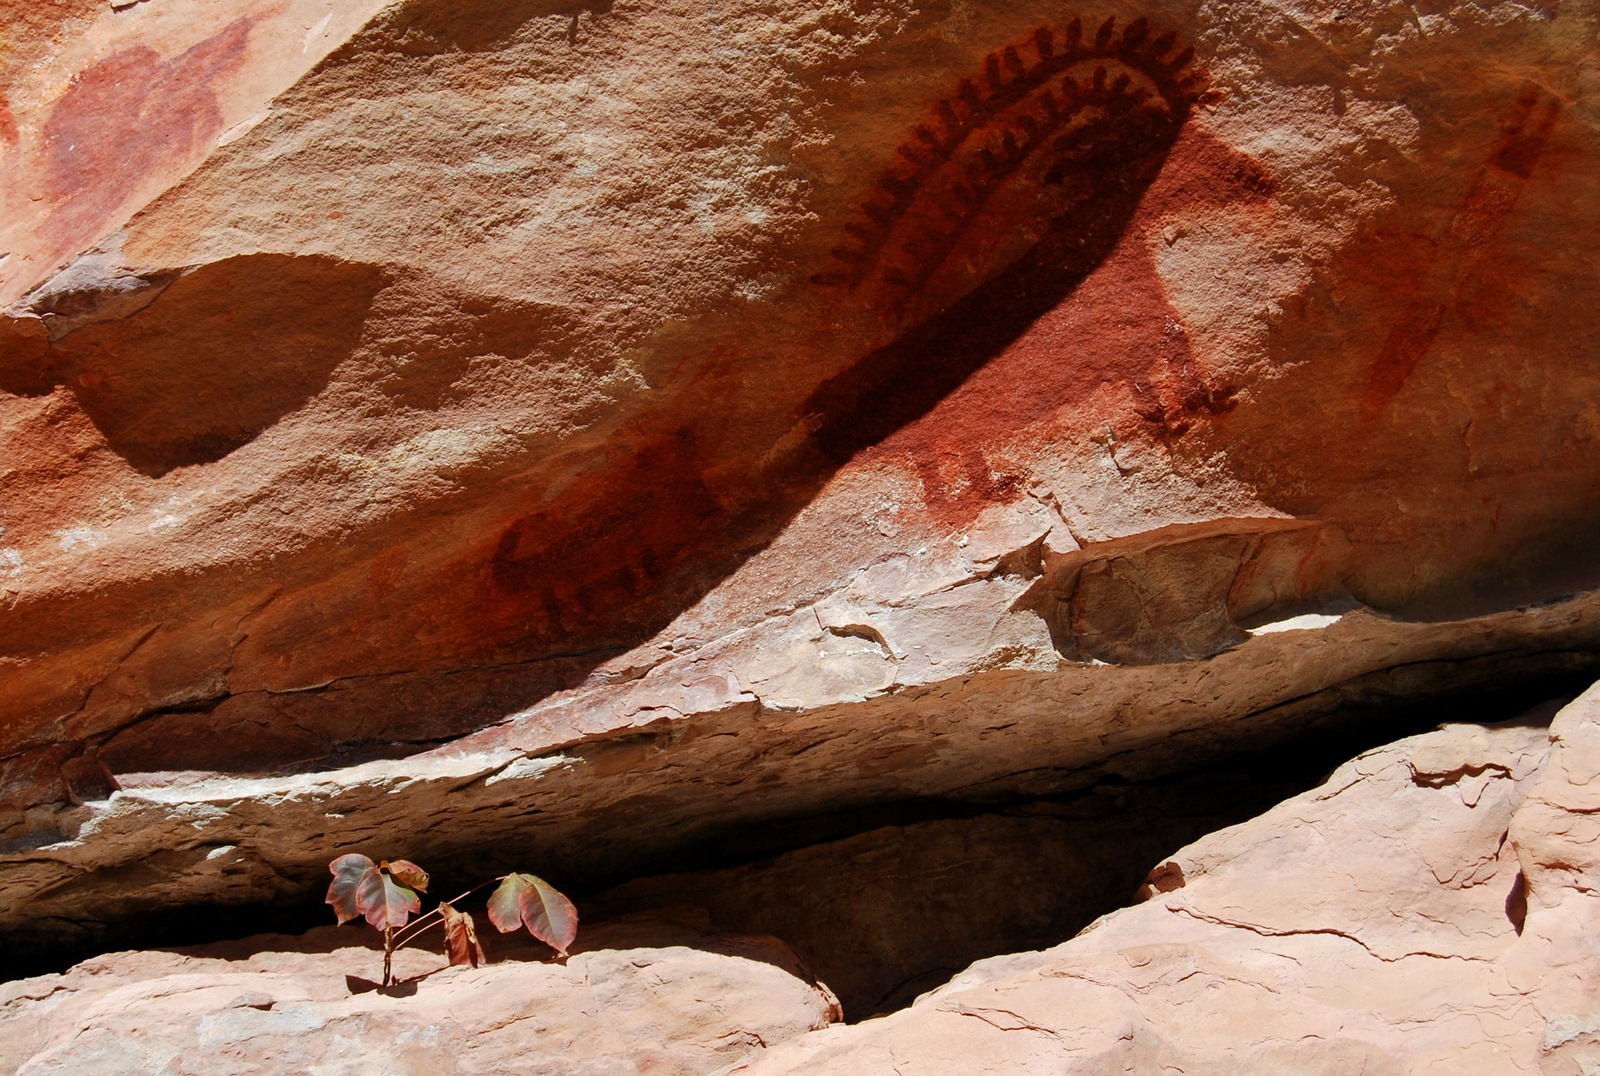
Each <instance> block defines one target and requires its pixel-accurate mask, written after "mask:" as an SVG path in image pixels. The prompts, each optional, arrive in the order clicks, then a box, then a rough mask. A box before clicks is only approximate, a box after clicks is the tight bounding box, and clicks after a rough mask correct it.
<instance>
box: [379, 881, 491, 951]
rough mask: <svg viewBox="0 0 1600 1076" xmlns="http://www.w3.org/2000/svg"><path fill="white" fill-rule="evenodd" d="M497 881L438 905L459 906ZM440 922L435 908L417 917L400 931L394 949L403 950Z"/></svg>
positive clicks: (475, 887)
mask: <svg viewBox="0 0 1600 1076" xmlns="http://www.w3.org/2000/svg"><path fill="white" fill-rule="evenodd" d="M499 880H500V879H499V878H490V879H489V880H488V881H487V882H479V883H478V884H477V885H475V886H473V887H472V888H471V889H469V890H467V891H466V892H465V893H463V894H461V895H460V896H459V897H456V898H454V899H452V900H441V901H440V902H439V903H440V904H450V905H456V904H459V903H461V902H462V901H464V900H466V899H467V898H468V897H470V896H472V894H474V893H476V892H477V891H478V890H480V889H482V888H483V887H484V886H486V885H493V884H494V883H495V882H498V881H499ZM436 915H438V916H439V918H438V919H436V920H434V921H433V922H432V923H428V925H427V926H426V927H424V926H423V925H422V924H423V923H427V922H428V920H429V919H431V918H432V917H433V916H436ZM442 922H444V916H443V915H441V914H440V912H439V909H438V908H435V909H434V910H433V911H431V912H428V913H426V914H425V915H421V916H418V917H417V918H416V919H415V920H413V921H412V923H411V925H410V926H409V927H406V928H405V929H404V930H402V931H401V938H400V941H399V942H398V943H397V944H396V945H395V948H396V949H404V948H405V947H406V946H408V945H410V944H411V943H412V942H413V941H415V940H416V939H417V938H419V937H421V936H422V935H423V934H426V933H427V932H428V931H429V930H431V929H433V928H434V927H436V926H438V925H439V924H440V923H442ZM406 931H410V933H406Z"/></svg>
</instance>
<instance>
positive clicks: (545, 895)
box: [489, 874, 578, 956]
mask: <svg viewBox="0 0 1600 1076" xmlns="http://www.w3.org/2000/svg"><path fill="white" fill-rule="evenodd" d="M489 922H491V923H493V924H494V925H495V929H496V930H498V931H500V933H502V934H508V933H510V932H511V931H513V930H516V929H517V927H519V926H526V927H527V928H528V933H529V934H532V935H533V936H534V937H535V938H538V939H539V940H540V941H542V942H544V943H545V944H546V945H548V946H550V947H551V948H552V949H554V950H555V951H556V952H558V953H560V954H561V955H562V956H566V955H567V947H568V946H570V945H571V944H572V942H573V939H575V938H576V937H577V936H578V909H576V908H574V907H573V906H572V902H571V901H570V900H568V899H567V898H566V897H565V896H563V895H562V894H561V893H560V892H559V891H558V890H557V889H556V888H555V887H554V886H552V885H551V884H550V883H548V882H546V881H545V880H544V879H543V878H540V877H537V876H536V875H532V874H508V875H506V876H505V878H504V879H502V880H501V882H500V885H499V886H498V887H496V889H495V891H494V894H493V895H492V896H491V897H490V898H489Z"/></svg>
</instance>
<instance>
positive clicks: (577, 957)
mask: <svg viewBox="0 0 1600 1076" xmlns="http://www.w3.org/2000/svg"><path fill="white" fill-rule="evenodd" d="M355 934H356V931H355V930H352V929H348V928H347V929H345V930H343V931H339V930H337V929H336V928H333V927H325V928H322V929H320V930H316V931H313V932H311V933H310V934H308V935H305V936H303V937H298V938H290V937H283V936H274V935H267V936H263V937H259V938H252V939H248V940H246V941H244V942H235V943H231V944H228V945H223V946H207V947H201V948H197V949H190V950H181V951H174V952H142V953H113V954H110V955H108V956H105V957H100V958H97V959H96V960H94V961H92V962H90V963H86V964H81V965H79V966H78V967H76V968H73V969H72V970H71V971H70V972H68V973H67V974H65V975H48V976H43V977H41V978H36V979H24V980H20V981H18V982H15V983H9V984H7V985H5V986H3V987H0V1071H4V1072H6V1073H16V1074H17V1076H23V1074H28V1076H33V1074H39V1076H43V1074H45V1073H63V1074H65V1073H75V1074H76V1073H91V1072H92V1073H97V1074H100V1076H123V1074H126V1076H135V1074H140V1076H142V1074H146V1073H152V1072H158V1071H159V1072H170V1073H196V1074H199V1073H208V1074H209V1073H216V1072H221V1071H227V1072H233V1073H241V1074H242V1073H262V1074H268V1073H285V1072H308V1071H322V1070H324V1069H326V1070H328V1071H340V1072H427V1073H439V1074H441V1076H443V1074H446V1073H450V1074H461V1076H466V1074H469V1073H470V1074H482V1076H491V1074H497V1073H506V1074H510V1073H525V1072H534V1073H551V1074H556V1073H560V1074H563V1076H565V1074H568V1073H596V1074H599V1073H608V1074H609V1073H623V1072H629V1073H632V1072H660V1073H671V1074H674V1076H690V1074H699V1073H714V1072H724V1071H726V1070H727V1069H728V1068H729V1067H730V1066H731V1065H735V1064H737V1063H739V1062H740V1061H743V1060H746V1059H748V1058H749V1057H750V1056H751V1055H753V1054H755V1053H758V1052H759V1051H761V1050H762V1049H767V1048H771V1047H773V1046H776V1045H777V1044H778V1043H780V1042H783V1041H784V1040H785V1039H789V1038H793V1037H794V1036H795V1035H798V1034H802V1033H804V1032H806V1031H811V1030H815V1029H818V1028H822V1027H826V1026H827V1023H828V1020H829V1017H830V1012H831V1011H832V1010H831V1008H830V1007H831V1005H832V1004H833V1003H832V1001H831V998H830V996H829V995H828V993H827V991H826V988H825V987H819V986H817V985H815V984H814V983H813V981H812V980H811V979H810V978H809V975H808V973H807V972H806V971H805V969H804V966H803V965H802V964H800V963H799V961H797V960H796V958H795V956H794V954H793V953H792V952H790V951H789V949H788V948H787V947H786V946H785V945H784V944H783V943H782V942H780V941H778V940H777V939H775V938H770V937H766V938H763V937H747V936H740V935H729V934H723V933H720V932H718V931H715V930H710V929H706V928H704V927H702V928H700V929H695V928H693V927H689V926H683V925H673V924H668V923H663V922H659V921H649V920H637V921H631V922H617V923H612V924H608V925H606V926H603V927H600V928H598V929H594V930H587V931H585V936H584V938H583V939H582V941H580V943H579V944H578V945H577V946H576V951H575V952H574V954H573V956H572V957H571V959H570V960H568V961H567V962H566V964H565V965H564V966H563V965H557V964H553V963H546V962H544V957H546V956H548V955H549V951H548V950H544V952H543V953H536V952H534V951H533V949H532V947H531V945H530V946H521V947H519V946H517V945H516V944H515V943H513V942H510V941H509V940H505V939H501V940H500V944H499V945H495V948H494V951H495V952H496V953H497V954H498V961H497V962H496V963H493V964H488V965H485V966H484V967H481V968H470V967H465V966H463V967H457V968H444V969H442V970H441V966H442V965H443V963H444V961H443V959H442V958H441V957H440V956H438V955H437V954H434V953H429V952H426V951H424V950H418V949H407V950H402V951H401V952H400V954H399V955H398V956H397V957H396V964H395V973H396V976H397V978H399V979H400V980H401V985H400V986H399V987H398V988H395V989H392V990H390V991H375V990H374V989H373V985H374V984H373V983H372V982H369V981H364V980H363V979H362V976H363V975H369V974H370V975H374V976H375V975H376V969H377V968H378V967H379V966H380V965H381V963H382V955H381V954H382V949H381V947H380V948H378V949H374V948H372V947H371V946H370V945H363V944H362V940H363V939H362V938H356V937H353V935H355ZM374 936H375V935H374ZM490 944H491V945H494V940H491V942H490Z"/></svg>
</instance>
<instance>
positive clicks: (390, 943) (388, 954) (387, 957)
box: [383, 927, 394, 986]
mask: <svg viewBox="0 0 1600 1076" xmlns="http://www.w3.org/2000/svg"><path fill="white" fill-rule="evenodd" d="M393 959H394V927H384V928H383V985H384V986H393V985H394V976H393V974H391V973H390V970H389V969H390V961H392V960H393Z"/></svg>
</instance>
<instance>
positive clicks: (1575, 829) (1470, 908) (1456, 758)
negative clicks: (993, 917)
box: [740, 689, 1600, 1076]
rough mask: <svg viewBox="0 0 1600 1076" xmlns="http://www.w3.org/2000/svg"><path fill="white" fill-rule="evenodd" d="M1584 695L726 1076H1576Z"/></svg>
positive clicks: (1344, 772) (1357, 784)
mask: <svg viewBox="0 0 1600 1076" xmlns="http://www.w3.org/2000/svg"><path fill="white" fill-rule="evenodd" d="M1597 747H1600V689H1592V690H1590V691H1589V692H1588V693H1587V694H1586V695H1584V696H1583V697H1582V698H1580V699H1578V700H1577V701H1576V702H1574V703H1572V704H1571V705H1569V706H1567V707H1566V708H1565V709H1563V710H1562V711H1561V712H1560V714H1559V715H1557V717H1556V719H1555V721H1554V723H1553V724H1551V725H1550V727H1549V728H1548V730H1547V729H1545V728H1542V727H1540V726H1539V725H1537V724H1519V723H1515V722H1513V723H1510V724H1507V725H1502V726H1479V725H1451V726H1446V727H1444V728H1443V729H1441V730H1440V731H1438V732H1433V733H1428V734H1426V735H1423V736H1418V737H1414V738H1411V739H1408V740H1402V741H1400V742H1398V743H1396V744H1393V745H1391V746H1389V747H1385V748H1381V749H1378V750H1376V751H1372V752H1369V753H1367V754H1364V755H1362V756H1360V757H1358V758H1356V759H1355V760H1353V761H1352V762H1350V763H1348V764H1347V765H1345V766H1343V767H1341V768H1340V769H1339V770H1338V771H1336V772H1335V773H1334V774H1333V775H1332V776H1331V777H1330V778H1329V779H1328V781H1327V783H1326V784H1325V785H1323V786H1322V787H1321V788H1319V789H1317V790H1315V791H1313V792H1310V793H1307V794H1305V795H1302V796H1297V797H1295V798H1294V799H1291V800H1289V801H1287V802H1285V803H1284V804H1282V805H1281V806H1279V807H1277V808H1274V809H1273V810H1271V811H1269V812H1267V813H1266V814H1264V815H1262V816H1261V817H1259V818H1257V819H1254V820H1252V821H1250V822H1247V823H1245V824H1243V825H1240V826H1235V827H1233V828H1231V829H1227V830H1223V831H1221V832H1219V833H1216V834H1213V835H1212V836H1209V837H1207V838H1205V839H1203V840H1201V841H1198V842H1196V843H1195V844H1193V845H1191V846H1190V847H1188V848H1185V849H1184V850H1182V851H1181V852H1179V853H1178V854H1177V855H1175V856H1173V857H1172V858H1171V860H1170V861H1168V862H1167V863H1165V864H1164V865H1163V866H1161V867H1159V868H1157V869H1156V871H1154V872H1153V873H1152V875H1151V878H1150V883H1149V885H1148V886H1147V887H1146V889H1145V894H1146V895H1147V896H1148V898H1149V899H1148V900H1146V902H1145V903H1143V904H1140V905H1138V906H1136V907H1133V908H1128V909H1125V910H1122V911H1118V912H1115V913H1113V914H1111V915H1109V916H1106V917H1105V918H1103V919H1101V920H1100V921H1099V922H1097V923H1096V924H1095V925H1094V926H1093V927H1091V928H1090V929H1089V930H1087V931H1085V932H1084V933H1083V934H1082V935H1080V936H1079V937H1077V938H1074V939H1073V940H1072V941H1070V942H1068V943H1066V944H1064V945H1060V946H1057V947H1055V948H1053V949H1049V950H1045V951H1043V952H1038V953H1024V954H1017V955H1013V956H1007V957H998V958H995V959H993V960H988V961H983V962H980V963H978V964H976V965H974V966H973V967H972V968H970V969H968V970H967V971H965V972H963V973H962V974H961V975H959V976H957V977H956V978H955V979H954V980H952V981H951V982H950V983H949V984H948V985H946V986H943V987H941V988H939V989H938V990H935V991H933V992H931V993H929V994H927V995H925V996H924V997H922V998H920V999H918V1001H917V1002H916V1004H915V1005H914V1006H912V1007H911V1008H910V1009H907V1010H904V1011H902V1012H900V1013H897V1014H894V1015H892V1016H890V1017H887V1018H885V1019H883V1020H876V1021H871V1022H869V1023H867V1024H863V1025H859V1026H855V1027H849V1028H840V1029H836V1030H830V1031H827V1032H822V1033H819V1034H817V1035H812V1036H807V1037H805V1038H803V1039H801V1040H798V1041H796V1042H795V1043H793V1044H791V1045H790V1046H787V1047H785V1048H782V1049H780V1050H778V1051H774V1052H773V1053H772V1054H771V1055H770V1056H768V1057H765V1058H762V1059H760V1060H759V1061H757V1062H755V1063H753V1064H751V1065H749V1066H748V1067H746V1068H743V1069H741V1070H740V1071H744V1072H749V1073H752V1074H755V1073H763V1074H767V1073H782V1072H806V1073H817V1072H861V1071H867V1070H878V1069H883V1070H885V1071H891V1070H892V1071H898V1072H907V1073H912V1072H926V1073H942V1072H950V1071H960V1072H1006V1073H1030V1072H1061V1071H1074V1072H1077V1071H1084V1072H1098V1071H1132V1072H1147V1071H1148V1072H1158V1071H1169V1070H1177V1071H1181V1072H1199V1073H1211V1072H1241V1073H1257V1072H1259V1073H1267V1072H1284V1071H1292V1072H1297V1073H1327V1074H1329V1076H1333V1074H1335V1073H1349V1072H1360V1071H1366V1072H1377V1073H1397V1074H1398V1073H1417V1072H1456V1073H1484V1074H1486V1076H1487V1074H1489V1073H1501V1074H1503V1073H1543V1074H1549V1076H1554V1074H1557V1073H1561V1074H1568V1073H1572V1074H1576V1073H1581V1072H1584V1071H1587V1070H1588V1069H1590V1068H1592V1067H1593V1066H1594V1065H1595V1064H1596V1063H1597V1062H1600V1030H1597V1024H1596V1020H1595V999H1596V997H1597V996H1600V994H1597V988H1596V978H1597V976H1600V950H1597V948H1596V944H1595V938H1596V936H1597V934H1596V928H1597V926H1600V875H1597V873H1596V855H1595V849H1596V848H1597V847H1600V842H1597V838H1600V832H1596V828H1595V827H1596V818H1595V814H1594V809H1595V807H1596V804H1597V801H1596V781H1597V770H1600V767H1597V765H1596V758H1597V756H1596V754H1595V752H1596V749H1597Z"/></svg>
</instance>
